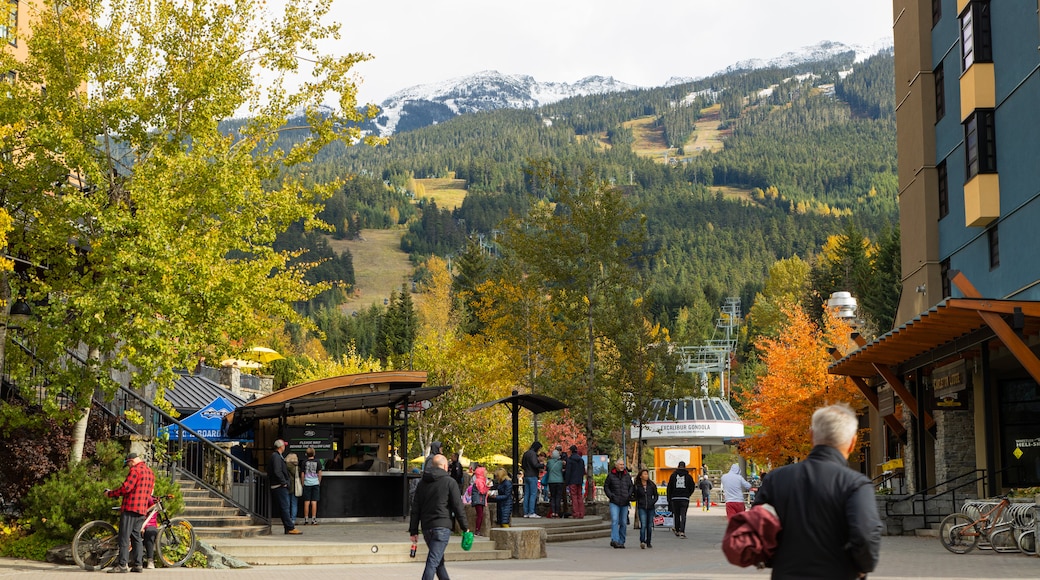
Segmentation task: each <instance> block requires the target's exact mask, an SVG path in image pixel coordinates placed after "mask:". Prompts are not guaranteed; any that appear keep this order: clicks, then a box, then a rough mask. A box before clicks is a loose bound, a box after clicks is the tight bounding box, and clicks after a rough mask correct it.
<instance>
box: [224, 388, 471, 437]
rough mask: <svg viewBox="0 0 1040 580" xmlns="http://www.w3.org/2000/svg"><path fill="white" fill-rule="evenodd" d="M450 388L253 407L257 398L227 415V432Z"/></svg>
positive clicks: (407, 400) (411, 399)
mask: <svg viewBox="0 0 1040 580" xmlns="http://www.w3.org/2000/svg"><path fill="white" fill-rule="evenodd" d="M450 389H451V385H443V386H439V387H421V388H414V389H393V390H390V391H373V392H371V393H357V394H352V395H338V396H332V397H320V396H319V397H314V396H309V397H306V398H296V399H285V400H279V401H275V402H271V403H264V404H257V403H258V402H261V401H263V400H264V399H267V398H268V397H264V399H257V400H256V401H253V402H252V403H250V404H248V405H246V406H244V407H239V408H238V409H236V410H235V412H234V413H232V414H230V415H227V416H226V417H225V421H226V422H227V425H228V427H227V432H228V434H229V435H231V436H234V435H235V434H237V433H241V432H244V431H246V430H247V429H249V428H251V427H252V426H253V423H254V422H255V421H256V420H258V419H270V418H274V417H280V416H282V415H285V416H286V417H292V416H295V415H313V414H315V413H327V412H335V411H355V410H358V409H382V408H386V407H396V406H398V405H407V404H411V403H417V402H421V401H428V400H430V399H433V398H435V397H439V396H440V395H443V394H444V393H446V392H447V391H449V390H450Z"/></svg>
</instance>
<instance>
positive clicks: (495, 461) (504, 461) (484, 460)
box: [477, 453, 513, 465]
mask: <svg viewBox="0 0 1040 580" xmlns="http://www.w3.org/2000/svg"><path fill="white" fill-rule="evenodd" d="M477 462H478V463H480V464H482V465H512V464H513V460H512V459H511V458H510V457H508V456H506V455H502V454H501V453H495V454H494V455H485V456H484V457H481V458H480V459H478V460H477Z"/></svg>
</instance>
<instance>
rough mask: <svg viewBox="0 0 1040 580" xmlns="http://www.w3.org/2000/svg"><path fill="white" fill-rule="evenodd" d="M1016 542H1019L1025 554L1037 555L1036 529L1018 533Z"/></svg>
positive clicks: (1019, 547) (1020, 548)
mask: <svg viewBox="0 0 1040 580" xmlns="http://www.w3.org/2000/svg"><path fill="white" fill-rule="evenodd" d="M1015 542H1016V543H1017V544H1018V549H1019V550H1022V553H1023V554H1027V555H1029V556H1035V555H1036V531H1035V530H1025V531H1023V532H1021V533H1020V534H1018V535H1017V537H1016V538H1015Z"/></svg>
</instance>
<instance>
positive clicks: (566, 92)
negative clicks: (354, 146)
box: [369, 37, 892, 136]
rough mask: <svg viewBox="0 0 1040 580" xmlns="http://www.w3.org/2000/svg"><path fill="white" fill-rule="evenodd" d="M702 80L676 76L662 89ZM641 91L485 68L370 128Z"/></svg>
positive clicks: (423, 91) (802, 55)
mask: <svg viewBox="0 0 1040 580" xmlns="http://www.w3.org/2000/svg"><path fill="white" fill-rule="evenodd" d="M891 47H892V39H891V37H887V38H881V39H879V40H877V41H875V42H873V43H871V44H869V45H855V44H854V45H849V44H844V43H841V42H835V41H830V40H825V41H821V42H819V43H817V44H814V45H811V46H806V47H803V48H801V49H800V50H797V51H791V52H786V53H784V54H782V55H780V56H777V57H775V58H772V59H769V60H762V59H749V60H744V61H740V62H737V63H734V64H732V65H730V66H729V67H727V68H726V69H724V70H722V71H719V73H726V72H733V71H738V70H750V69H758V68H769V67H790V66H795V65H798V64H801V63H806V62H815V61H820V60H826V59H829V58H833V57H835V56H838V55H840V54H844V53H848V52H850V51H853V52H855V53H856V62H860V61H862V60H865V59H866V58H868V57H870V56H873V55H874V54H877V53H878V52H879V51H881V50H885V49H886V48H887V49H889V50H891ZM695 80H697V79H695V78H689V77H681V76H673V77H672V78H670V79H668V81H667V82H666V83H665V84H664V85H663V86H673V85H678V84H683V83H689V82H693V81H695ZM639 88H641V87H638V86H635V85H630V84H628V83H624V82H622V81H619V80H617V79H615V78H614V77H612V76H603V75H590V76H587V77H585V78H583V79H580V80H578V81H575V82H573V83H566V82H539V81H537V80H535V78H534V77H532V76H530V75H520V74H503V73H501V72H499V71H497V70H482V71H478V72H475V73H473V74H470V75H466V76H462V77H456V78H452V79H447V80H444V81H440V82H436V83H429V84H425V85H415V86H412V87H408V88H406V89H402V90H400V91H398V92H396V93H394V94H392V95H390V96H389V97H388V98H387V99H386V100H384V101H383V103H382V104H381V105H380V107H381V109H382V112H381V113H380V115H379V117H378V118H377V119H376V120H375V123H374V126H370V127H369V129H370V130H373V131H375V132H378V133H379V134H380V135H383V136H386V135H390V134H392V133H395V132H397V131H408V130H412V129H418V128H420V127H424V126H426V125H432V124H436V123H440V122H443V121H447V120H448V119H451V118H452V117H454V116H457V115H464V114H467V113H477V112H480V111H492V110H496V109H531V108H535V107H539V106H541V105H547V104H550V103H555V102H556V101H560V100H563V99H566V98H570V97H577V96H585V95H595V94H603V93H612V92H622V91H631V90H635V89H639Z"/></svg>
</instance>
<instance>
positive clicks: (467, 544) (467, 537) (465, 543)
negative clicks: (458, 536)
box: [462, 531, 473, 552]
mask: <svg viewBox="0 0 1040 580" xmlns="http://www.w3.org/2000/svg"><path fill="white" fill-rule="evenodd" d="M472 547H473V532H470V531H465V532H462V549H463V550H466V551H467V552H468V551H469V549H470V548H472Z"/></svg>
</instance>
